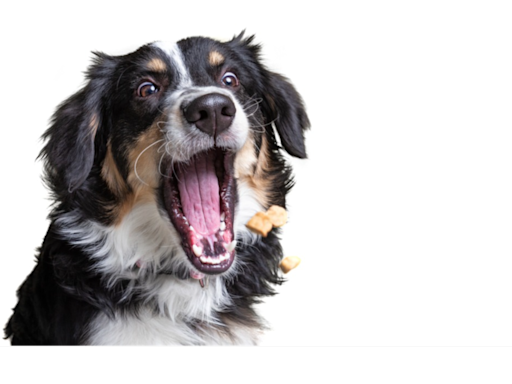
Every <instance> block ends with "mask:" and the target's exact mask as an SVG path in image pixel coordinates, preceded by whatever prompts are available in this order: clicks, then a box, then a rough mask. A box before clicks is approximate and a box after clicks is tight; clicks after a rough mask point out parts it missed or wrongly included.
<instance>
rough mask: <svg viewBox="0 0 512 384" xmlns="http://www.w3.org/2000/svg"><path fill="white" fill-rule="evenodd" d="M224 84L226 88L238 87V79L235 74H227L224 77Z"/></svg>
mask: <svg viewBox="0 0 512 384" xmlns="http://www.w3.org/2000/svg"><path fill="white" fill-rule="evenodd" d="M222 84H224V85H225V86H226V87H238V85H239V82H238V77H236V75H235V74H234V73H233V72H226V73H225V74H224V76H222Z"/></svg>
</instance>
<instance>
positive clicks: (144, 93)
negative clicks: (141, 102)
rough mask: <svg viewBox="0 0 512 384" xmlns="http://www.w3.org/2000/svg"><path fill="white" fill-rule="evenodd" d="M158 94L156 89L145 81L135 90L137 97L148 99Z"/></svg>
mask: <svg viewBox="0 0 512 384" xmlns="http://www.w3.org/2000/svg"><path fill="white" fill-rule="evenodd" d="M157 92H158V87H157V86H156V85H155V84H153V83H151V82H150V81H145V82H144V83H142V84H141V85H139V88H137V95H138V96H140V97H148V96H151V95H153V94H155V93H157Z"/></svg>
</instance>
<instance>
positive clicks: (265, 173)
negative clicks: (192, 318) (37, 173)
mask: <svg viewBox="0 0 512 384" xmlns="http://www.w3.org/2000/svg"><path fill="white" fill-rule="evenodd" d="M252 40H253V38H252V37H251V38H244V37H243V36H242V35H240V36H238V37H235V38H234V39H233V40H231V41H229V42H226V43H221V42H218V41H214V40H211V39H206V38H190V39H185V40H182V41H179V42H178V43H176V44H165V43H153V44H149V45H146V46H143V47H141V48H140V49H138V50H137V51H135V52H134V53H131V54H128V55H126V56H118V57H112V56H107V55H104V54H96V59H95V61H94V63H93V65H92V66H91V67H90V68H89V71H88V73H87V80H88V82H87V84H86V85H85V87H84V88H83V89H82V90H80V91H79V92H78V93H77V94H75V95H74V96H72V97H71V98H69V99H68V100H67V101H66V102H65V103H63V104H62V105H61V106H60V107H59V109H58V110H57V112H56V114H55V115H54V118H53V121H52V125H51V127H50V128H49V129H48V131H47V132H46V133H45V135H44V138H45V139H46V140H47V144H46V146H45V148H44V149H43V152H42V157H43V158H44V160H45V169H46V180H47V183H48V184H49V186H50V189H51V190H52V192H53V195H54V198H55V201H56V208H55V210H54V212H53V215H54V217H55V218H56V219H57V218H60V220H61V226H62V227H63V230H62V231H63V232H66V220H67V223H68V224H69V222H70V221H72V220H74V222H75V225H74V231H75V232H76V228H77V220H78V218H80V220H81V221H82V224H80V225H81V226H82V228H88V229H87V230H88V231H89V232H88V235H87V236H88V237H89V243H90V244H93V243H96V250H95V251H94V253H95V255H96V256H97V257H98V258H103V260H102V261H101V263H103V264H102V265H103V267H102V268H103V269H104V270H109V272H110V273H112V272H113V271H114V270H115V271H116V273H122V271H124V272H126V271H131V273H136V274H138V275H140V274H141V273H143V271H144V270H148V271H149V270H151V271H153V272H155V271H160V272H162V271H170V270H172V272H173V273H179V274H182V275H184V276H185V275H188V276H190V277H192V278H195V279H202V278H203V277H204V276H205V275H218V274H225V273H227V272H228V271H229V270H230V269H231V268H232V265H233V264H234V262H235V260H236V257H235V255H236V248H237V247H241V246H243V243H244V242H247V241H249V240H250V238H251V236H253V235H251V234H249V233H248V232H247V230H246V229H245V227H244V224H245V222H246V221H247V220H248V218H250V217H251V216H252V214H254V213H255V212H256V211H258V210H263V209H266V208H268V207H269V206H270V205H272V204H277V205H281V206H285V195H286V192H287V191H288V190H289V188H290V187H291V183H292V181H291V174H290V169H289V167H288V166H287V165H286V164H285V162H284V159H283V157H282V155H281V153H280V151H281V146H280V145H279V144H278V142H277V139H276V134H275V132H276V131H277V134H278V135H279V137H280V142H281V145H282V147H284V150H286V151H287V152H288V153H289V154H291V155H293V156H296V157H299V158H304V157H305V156H306V152H305V146H304V135H303V133H304V130H305V129H307V128H308V127H309V121H308V118H307V115H306V112H305V109H304V105H303V103H302V100H301V98H300V96H299V94H298V93H297V92H296V90H295V89H294V87H293V86H292V85H291V84H290V83H289V82H288V81H287V80H286V79H285V78H284V77H282V76H280V75H278V74H276V73H273V72H270V71H269V70H267V69H266V68H265V67H264V66H263V65H262V64H261V62H260V58H259V51H260V48H259V46H257V45H254V44H253V43H252ZM274 127H275V130H274ZM66 215H67V219H66V220H64V219H62V218H63V217H66ZM71 216H73V217H74V219H71V218H70V217H71ZM85 222H86V223H87V224H83V223H85ZM69 227H70V226H69V225H68V232H67V234H68V235H69V236H71V234H70V233H71V230H69ZM93 227H94V228H95V229H94V230H92V229H91V228H93ZM84 231H85V229H84ZM92 232H94V233H95V234H94V235H93V234H92ZM99 233H101V235H99ZM114 233H115V234H117V235H116V236H117V237H115V236H114V235H112V234H114ZM120 233H124V238H123V241H124V242H125V243H126V244H129V245H126V244H125V245H123V247H125V248H126V247H128V248H130V249H128V248H126V249H123V251H122V252H121V251H119V252H118V256H117V259H116V260H110V261H108V262H106V261H105V260H104V257H105V254H102V253H101V252H100V251H99V249H100V248H101V249H106V248H108V247H110V249H112V248H113V247H115V243H116V242H120V240H119V239H120V238H121V235H119V234H120ZM107 234H110V238H111V240H106V238H107V237H108V236H107ZM87 236H84V233H82V234H81V238H80V241H81V242H83V239H84V237H87ZM114 238H115V239H114ZM112 239H114V240H112ZM248 239H249V240H248ZM75 240H76V241H78V240H77V239H75ZM109 241H110V245H107V243H108V242H109ZM97 243H101V246H98V245H97ZM113 244H114V245H113ZM142 244H146V245H144V246H143V245H142ZM157 248H158V251H157V252H151V250H153V251H154V250H155V249H157ZM136 249H139V250H138V251H136ZM104 253H105V252H104ZM149 255H150V256H149ZM101 263H100V264H101ZM134 271H135V272H134ZM124 272H123V273H124Z"/></svg>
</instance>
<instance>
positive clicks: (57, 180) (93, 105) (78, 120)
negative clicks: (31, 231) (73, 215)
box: [40, 54, 114, 193]
mask: <svg viewBox="0 0 512 384" xmlns="http://www.w3.org/2000/svg"><path fill="white" fill-rule="evenodd" d="M113 68H114V63H113V60H112V58H110V57H108V56H106V55H103V54H96V58H95V60H94V63H93V65H92V66H91V67H90V68H89V70H88V71H87V80H88V82H87V84H86V85H85V86H84V87H83V88H82V89H81V90H80V91H78V92H77V93H76V94H75V95H73V96H71V97H70V98H69V99H67V100H66V101H65V102H64V103H62V104H61V105H60V106H59V107H58V109H57V111H56V112H55V114H54V115H53V118H52V121H51V126H50V128H48V130H47V131H46V132H45V133H44V134H43V137H42V138H43V139H44V140H47V143H46V145H45V147H44V148H43V150H42V151H41V154H40V157H41V158H43V159H44V162H45V170H46V177H47V179H48V181H49V182H50V184H51V185H52V186H53V188H54V189H58V190H67V191H68V192H70V193H71V192H74V191H75V190H77V189H78V188H79V187H80V186H81V185H82V184H83V182H84V181H85V180H86V179H87V176H88V175H89V172H90V171H91V168H92V166H93V162H94V153H95V150H94V139H95V137H96V134H97V133H98V131H99V130H101V127H102V125H103V123H104V122H103V118H102V110H103V109H104V105H105V103H106V97H105V95H107V88H108V84H109V79H110V77H111V75H112V73H113Z"/></svg>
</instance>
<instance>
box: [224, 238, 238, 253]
mask: <svg viewBox="0 0 512 384" xmlns="http://www.w3.org/2000/svg"><path fill="white" fill-rule="evenodd" d="M225 248H226V251H228V252H232V251H233V250H234V249H235V248H236V240H233V241H232V242H231V243H229V244H228V245H226V247H225Z"/></svg>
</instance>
